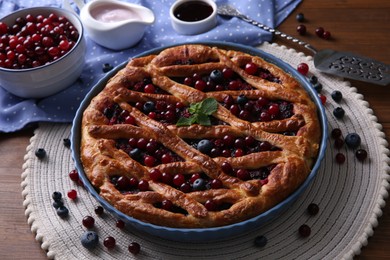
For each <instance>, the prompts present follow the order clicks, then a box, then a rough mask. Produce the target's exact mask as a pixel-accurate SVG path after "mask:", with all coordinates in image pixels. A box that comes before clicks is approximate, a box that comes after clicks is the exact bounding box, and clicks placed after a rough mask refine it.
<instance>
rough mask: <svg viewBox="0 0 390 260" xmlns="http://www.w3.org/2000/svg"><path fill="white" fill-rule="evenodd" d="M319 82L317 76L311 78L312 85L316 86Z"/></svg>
mask: <svg viewBox="0 0 390 260" xmlns="http://www.w3.org/2000/svg"><path fill="white" fill-rule="evenodd" d="M317 82H318V78H317V77H316V76H314V75H313V76H311V77H310V83H311V84H316V83H317Z"/></svg>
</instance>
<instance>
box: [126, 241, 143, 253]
mask: <svg viewBox="0 0 390 260" xmlns="http://www.w3.org/2000/svg"><path fill="white" fill-rule="evenodd" d="M128 250H129V252H130V253H132V254H133V255H136V254H138V253H139V252H140V251H141V246H140V245H139V244H138V243H137V242H131V243H130V245H129V247H128Z"/></svg>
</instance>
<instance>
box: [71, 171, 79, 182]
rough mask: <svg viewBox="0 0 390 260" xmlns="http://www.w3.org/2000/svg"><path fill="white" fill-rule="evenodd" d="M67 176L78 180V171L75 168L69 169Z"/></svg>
mask: <svg viewBox="0 0 390 260" xmlns="http://www.w3.org/2000/svg"><path fill="white" fill-rule="evenodd" d="M69 178H70V179H71V180H72V181H75V182H77V181H79V179H80V178H79V173H78V172H77V170H71V171H70V172H69Z"/></svg>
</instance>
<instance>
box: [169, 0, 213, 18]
mask: <svg viewBox="0 0 390 260" xmlns="http://www.w3.org/2000/svg"><path fill="white" fill-rule="evenodd" d="M212 13H213V8H212V7H211V6H210V5H209V4H207V3H205V2H202V1H188V2H185V3H182V4H181V5H179V6H178V7H177V8H176V9H175V10H174V11H173V14H174V15H175V17H176V18H177V19H179V20H182V21H185V22H196V21H200V20H203V19H206V18H207V17H209V16H210V15H211V14H212Z"/></svg>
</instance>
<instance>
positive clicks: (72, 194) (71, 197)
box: [68, 189, 77, 200]
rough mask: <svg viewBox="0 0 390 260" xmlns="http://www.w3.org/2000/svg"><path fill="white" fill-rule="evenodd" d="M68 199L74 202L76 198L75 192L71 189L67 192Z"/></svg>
mask: <svg viewBox="0 0 390 260" xmlns="http://www.w3.org/2000/svg"><path fill="white" fill-rule="evenodd" d="M68 198H69V199H71V200H75V199H76V198H77V191H76V190H73V189H72V190H70V191H68Z"/></svg>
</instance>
